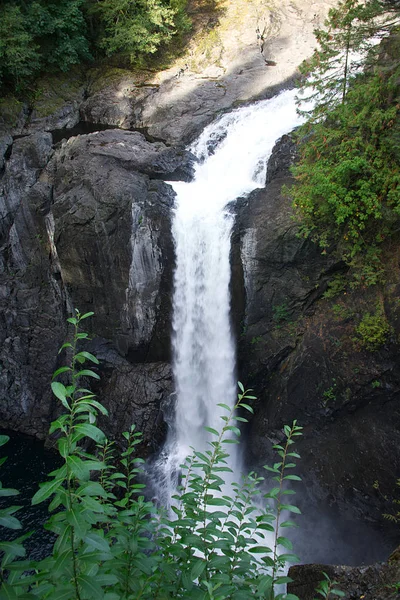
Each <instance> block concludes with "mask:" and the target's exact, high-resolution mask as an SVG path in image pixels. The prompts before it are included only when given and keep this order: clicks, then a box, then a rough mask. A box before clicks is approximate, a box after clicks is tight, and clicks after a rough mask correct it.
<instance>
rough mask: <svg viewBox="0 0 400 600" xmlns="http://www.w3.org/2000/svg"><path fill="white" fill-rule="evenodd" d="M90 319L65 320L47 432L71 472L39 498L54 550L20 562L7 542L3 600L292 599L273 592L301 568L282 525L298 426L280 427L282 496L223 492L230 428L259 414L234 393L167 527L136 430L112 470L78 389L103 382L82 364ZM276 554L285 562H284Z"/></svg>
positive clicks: (60, 472)
mask: <svg viewBox="0 0 400 600" xmlns="http://www.w3.org/2000/svg"><path fill="white" fill-rule="evenodd" d="M91 314H92V313H86V314H84V315H81V314H80V313H79V312H77V313H76V316H75V317H72V318H70V319H68V321H69V322H70V323H71V324H72V325H73V327H74V336H73V340H72V342H67V343H65V344H64V345H63V346H62V349H65V350H66V351H69V352H71V355H72V358H71V364H70V365H69V366H63V367H61V368H59V369H58V370H57V371H56V372H55V373H54V377H53V379H54V381H53V383H52V384H51V385H52V390H53V393H54V395H55V396H56V397H57V398H58V400H59V401H60V402H61V404H62V406H63V407H64V410H65V412H64V413H63V414H62V415H61V416H60V417H59V418H58V419H57V420H56V421H54V422H53V423H52V425H51V428H50V433H52V434H56V435H57V436H58V440H57V446H58V451H59V453H60V455H61V457H62V458H63V459H64V464H63V465H62V466H61V467H60V468H58V469H56V470H55V471H53V472H52V473H50V474H49V476H48V480H47V481H46V482H45V483H42V484H41V485H40V488H39V490H38V491H37V492H36V494H35V495H34V497H33V499H32V503H33V504H38V503H40V502H44V501H50V505H49V511H50V513H51V516H50V518H49V520H48V522H47V523H46V525H45V527H46V529H48V530H50V531H52V532H53V533H54V534H55V536H56V540H55V543H54V546H53V550H52V553H51V555H50V556H48V557H47V558H45V559H44V560H42V561H40V562H35V561H26V560H17V559H19V558H22V557H23V556H24V549H23V546H22V545H21V543H20V542H16V543H15V544H14V543H13V542H11V543H9V545H8V546H7V544H6V543H1V544H0V552H2V565H1V569H2V570H1V587H0V596H2V597H6V598H10V599H11V598H21V599H24V598H27V597H32V596H33V597H35V598H38V599H41V600H99V599H104V600H137V599H139V598H141V599H143V600H146V599H147V600H150V599H151V600H156V599H160V600H161V599H162V600H165V599H166V598H191V599H192V598H193V599H197V598H198V599H202V600H203V599H207V598H208V599H213V600H223V599H227V598H231V599H232V600H241V599H245V598H246V599H247V598H249V599H250V598H253V597H258V598H267V599H268V600H272V599H274V598H276V599H280V600H283V599H286V600H296V596H293V595H291V594H284V593H275V588H276V586H277V585H280V584H284V583H286V582H287V581H290V579H289V578H288V577H285V575H284V574H283V573H282V570H283V569H284V566H285V564H286V563H287V561H291V560H298V559H297V557H296V556H295V555H293V554H292V553H291V550H292V544H291V542H290V541H289V539H287V538H286V537H284V536H282V535H280V528H285V527H291V526H293V523H292V522H291V521H289V520H287V519H286V520H282V519H283V513H285V514H286V513H290V512H292V513H299V512H300V511H299V509H298V508H297V507H296V506H294V505H293V504H289V503H288V502H286V500H285V497H286V496H288V495H290V494H293V493H294V492H293V491H292V490H290V489H287V484H288V483H290V481H298V480H299V479H300V478H299V477H298V476H297V475H294V474H292V473H291V472H290V469H292V468H293V467H294V466H295V464H294V463H293V462H292V461H293V459H294V458H298V454H297V453H295V452H293V450H292V445H293V443H294V440H295V439H296V437H297V436H299V435H301V431H300V430H301V428H300V427H298V426H297V424H296V423H295V422H294V423H293V425H292V427H289V426H285V428H284V436H285V437H284V440H283V441H282V443H280V444H276V445H275V450H276V451H277V453H278V455H279V459H278V462H276V463H275V464H274V465H273V467H266V469H267V470H268V471H269V472H270V473H272V476H273V477H272V479H273V480H274V481H276V485H275V487H273V488H272V489H271V490H270V491H269V492H268V493H265V492H263V491H262V488H261V484H262V483H263V478H262V477H260V476H258V475H256V474H255V473H250V474H249V475H248V476H247V477H246V478H244V479H243V480H242V481H241V482H240V483H235V484H233V485H232V490H233V491H232V493H231V494H229V493H227V491H226V487H225V482H224V479H223V477H224V473H231V469H230V468H229V466H228V463H227V459H228V456H229V455H228V452H227V450H226V448H227V447H229V444H232V443H237V436H238V435H239V434H240V431H239V429H238V427H237V425H236V424H235V423H236V422H237V421H239V422H243V421H246V419H245V418H244V417H243V416H240V414H237V413H238V411H243V410H246V411H250V412H252V409H251V407H250V406H249V405H248V404H247V403H246V401H247V400H251V399H252V398H253V397H252V396H251V395H249V393H248V392H246V391H245V390H244V388H243V386H242V385H241V384H239V386H240V393H239V395H238V402H237V404H236V406H235V407H234V408H233V409H231V408H230V407H229V406H227V405H225V404H223V403H221V404H220V407H221V408H222V409H223V410H224V411H225V414H224V416H223V417H222V421H223V426H222V429H221V431H219V432H218V431H216V430H214V429H211V428H207V431H208V432H209V433H210V434H211V435H212V437H213V441H211V442H210V443H209V446H208V449H207V450H206V451H204V452H198V451H195V450H193V453H192V455H191V456H190V457H188V458H187V459H186V460H185V461H184V464H183V465H182V482H181V485H180V486H179V488H178V489H177V491H176V494H175V495H174V497H173V502H174V503H173V506H172V511H173V513H174V516H173V518H171V516H170V515H169V514H167V513H166V511H165V510H162V509H159V508H157V507H156V506H155V505H154V504H153V503H152V502H149V501H147V500H146V499H145V497H144V495H143V487H144V485H143V484H142V483H139V482H138V480H137V475H138V474H139V473H140V471H141V463H142V462H143V461H142V460H141V459H140V458H137V457H136V456H135V452H134V451H135V446H136V445H137V444H138V443H139V441H140V434H139V433H137V432H136V431H135V429H134V427H132V428H131V429H130V431H128V432H126V433H124V434H123V440H124V444H125V445H124V448H123V450H122V453H121V455H120V460H119V464H120V469H117V468H116V464H117V463H116V456H115V452H114V447H113V444H112V443H111V442H110V441H109V440H107V439H106V437H105V435H104V433H103V432H102V431H101V430H100V429H99V428H98V427H97V425H96V420H97V416H98V415H99V413H100V414H106V413H107V411H106V409H105V408H104V407H103V406H102V404H101V403H100V402H98V401H97V400H96V399H95V396H94V394H92V393H91V391H90V390H89V389H87V388H86V387H82V384H81V380H82V378H91V377H92V378H93V377H94V378H98V375H97V373H96V372H95V371H93V370H92V369H90V368H86V367H85V366H84V364H85V363H87V362H88V361H89V362H91V363H92V364H93V365H97V364H98V361H97V359H96V357H95V356H93V355H92V354H90V353H89V352H86V351H84V350H81V349H80V348H79V347H78V346H79V345H80V342H81V340H84V339H86V338H87V334H86V333H84V332H82V331H81V330H80V325H81V322H82V321H83V320H84V319H86V318H87V317H89V316H90V315H91ZM60 376H61V377H62V378H65V377H68V378H69V383H68V384H64V383H61V382H60V381H58V380H57V378H58V377H60ZM1 441H2V440H1V439H0V443H1ZM90 441H91V442H92V443H95V444H97V450H96V451H95V452H90V451H89V449H88V442H90ZM0 489H1V488H0ZM3 495H4V493H3ZM256 498H259V499H261V498H262V499H263V505H264V506H263V507H262V508H256V506H255V502H254V500H255V499H256ZM16 508H18V507H12V508H11V509H7V510H8V511H9V514H7V515H6V517H7V518H8V519H13V518H14V517H13V514H12V513H13V512H15V510H14V509H16ZM11 522H13V521H11ZM9 523H10V521H9ZM268 538H271V539H272V544H271V545H268ZM13 544H14V545H13ZM280 548H285V549H287V550H288V552H285V553H283V554H281V553H280Z"/></svg>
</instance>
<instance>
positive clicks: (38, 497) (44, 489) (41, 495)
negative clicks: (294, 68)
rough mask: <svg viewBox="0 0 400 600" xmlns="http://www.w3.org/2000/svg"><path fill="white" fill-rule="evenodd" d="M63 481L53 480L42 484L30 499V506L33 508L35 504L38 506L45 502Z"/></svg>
mask: <svg viewBox="0 0 400 600" xmlns="http://www.w3.org/2000/svg"><path fill="white" fill-rule="evenodd" d="M63 481H64V480H63V479H53V480H52V481H47V482H46V483H42V484H41V486H40V489H39V490H38V491H37V492H36V494H35V495H34V496H33V498H32V505H33V506H34V505H35V504H40V503H41V502H44V501H45V500H47V498H49V497H50V496H51V495H52V494H54V492H56V491H57V490H58V488H59V487H60V485H61V484H62V482H63Z"/></svg>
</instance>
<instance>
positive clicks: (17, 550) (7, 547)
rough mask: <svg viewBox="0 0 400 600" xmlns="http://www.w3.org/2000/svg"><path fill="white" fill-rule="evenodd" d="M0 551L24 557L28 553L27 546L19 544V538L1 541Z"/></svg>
mask: <svg viewBox="0 0 400 600" xmlns="http://www.w3.org/2000/svg"><path fill="white" fill-rule="evenodd" d="M0 551H2V552H4V553H6V554H11V555H13V556H19V557H21V558H23V557H24V556H25V554H26V550H25V548H24V547H23V545H22V544H19V543H18V542H17V540H15V541H13V542H0Z"/></svg>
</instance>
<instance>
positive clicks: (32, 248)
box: [0, 133, 65, 436]
mask: <svg viewBox="0 0 400 600" xmlns="http://www.w3.org/2000/svg"><path fill="white" fill-rule="evenodd" d="M51 154H52V146H51V135H50V134H47V133H38V134H34V135H32V136H28V137H25V138H21V139H19V140H16V141H15V142H14V144H13V148H12V155H11V157H10V158H9V160H8V161H7V163H6V166H5V171H4V174H3V177H2V179H1V182H0V188H1V191H0V215H1V220H0V423H1V424H2V425H3V426H6V427H9V428H12V429H15V430H22V431H25V432H27V433H32V434H34V435H38V436H43V435H44V432H45V431H46V430H47V427H48V423H49V416H50V413H51V410H52V399H51V395H50V393H49V381H50V378H51V375H50V373H51V372H52V370H53V367H54V365H55V361H56V356H57V350H58V348H59V346H60V345H61V343H62V339H63V336H64V334H65V328H64V324H63V320H64V313H63V300H62V295H63V292H62V289H61V288H60V287H59V285H58V283H57V282H56V280H55V279H54V277H53V265H52V260H51V257H50V247H49V243H48V238H47V231H46V224H45V221H44V219H43V215H42V214H41V211H42V209H43V207H44V206H46V205H47V206H48V205H49V203H50V197H51V186H49V185H48V184H46V182H44V181H39V180H40V176H41V173H42V170H43V168H44V167H45V165H46V163H47V161H48V160H49V158H50V156H51ZM47 210H48V209H47ZM45 212H46V209H45Z"/></svg>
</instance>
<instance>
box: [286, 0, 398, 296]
mask: <svg viewBox="0 0 400 600" xmlns="http://www.w3.org/2000/svg"><path fill="white" fill-rule="evenodd" d="M386 8H387V7H386ZM384 11H385V6H384V3H382V2H378V1H375V0H369V1H368V2H365V3H364V2H359V1H358V0H344V1H343V2H341V3H339V5H338V7H337V8H336V9H333V10H331V11H330V18H329V20H328V22H327V29H326V30H323V31H322V30H321V31H317V39H318V41H319V42H320V49H318V50H316V51H315V53H314V56H313V59H312V60H311V61H310V62H309V63H307V65H303V70H304V72H308V73H310V79H308V80H307V81H305V83H304V86H305V88H306V90H307V89H308V88H310V87H311V88H312V89H313V90H314V92H313V93H314V95H315V100H316V104H315V106H314V108H313V109H311V112H310V113H309V119H308V121H307V122H306V123H305V124H304V125H303V126H302V127H300V129H299V131H298V133H297V136H298V142H299V150H300V159H299V162H298V164H297V165H296V166H295V167H294V168H293V173H294V176H295V179H296V185H294V186H293V187H292V188H291V189H290V192H289V195H290V196H291V197H292V198H293V203H294V208H295V211H296V213H297V215H298V217H299V218H300V221H301V232H300V233H301V235H303V236H305V237H310V238H311V239H313V240H314V241H315V242H317V243H318V244H319V245H320V246H321V248H323V253H326V251H327V249H328V248H332V247H333V245H335V244H336V247H337V253H338V255H339V257H340V258H341V259H342V260H343V261H344V262H345V263H346V264H347V265H349V267H350V272H349V275H350V277H352V279H353V282H354V284H355V285H362V286H367V285H374V284H376V283H378V282H379V281H380V280H381V278H382V275H383V265H382V262H381V245H382V244H383V243H384V242H385V240H387V239H388V238H389V237H390V236H392V235H394V233H395V232H396V231H397V227H398V215H399V214H400V185H399V184H400V170H399V161H398V152H399V150H398V148H399V142H398V136H399V123H400V121H399V114H400V113H399V111H400V108H399V104H398V101H397V98H398V92H399V72H400V66H399V63H398V60H397V58H396V57H397V56H398V47H397V42H396V39H397V38H396V35H395V32H396V31H397V30H396V27H397V26H398V22H399V7H398V6H396V7H394V8H393V11H392V12H391V13H390V14H389V18H388V19H383V20H378V21H377V20H376V17H377V16H378V15H382V14H383V12H384ZM380 27H381V29H380ZM378 31H379V32H380V31H382V32H383V33H384V35H387V34H388V33H390V32H392V33H393V36H392V37H388V38H387V39H385V40H384V41H383V42H382V45H381V46H379V52H377V51H376V48H378V47H377V46H374V47H372V46H371V44H370V42H369V39H370V35H371V34H372V33H373V32H378ZM366 32H367V33H368V32H369V34H368V35H366ZM365 45H367V46H370V48H369V54H368V56H369V58H368V60H369V62H368V65H369V68H368V69H366V70H365V72H361V71H360V69H359V65H357V68H355V69H354V70H353V73H352V75H351V77H350V71H351V69H350V62H351V61H350V51H351V50H359V49H361V48H364V47H365ZM364 49H365V50H366V49H367V48H364ZM383 56H385V59H384V60H383V58H382V57H383ZM335 65H336V66H335ZM338 72H339V76H338ZM328 293H329V292H328ZM331 297H332V296H331Z"/></svg>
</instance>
